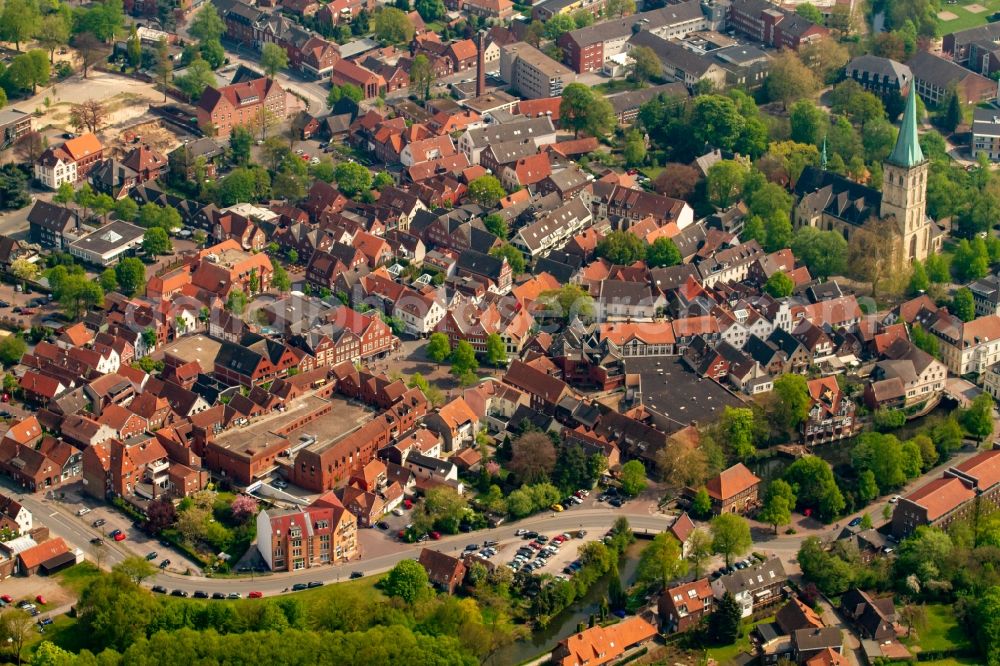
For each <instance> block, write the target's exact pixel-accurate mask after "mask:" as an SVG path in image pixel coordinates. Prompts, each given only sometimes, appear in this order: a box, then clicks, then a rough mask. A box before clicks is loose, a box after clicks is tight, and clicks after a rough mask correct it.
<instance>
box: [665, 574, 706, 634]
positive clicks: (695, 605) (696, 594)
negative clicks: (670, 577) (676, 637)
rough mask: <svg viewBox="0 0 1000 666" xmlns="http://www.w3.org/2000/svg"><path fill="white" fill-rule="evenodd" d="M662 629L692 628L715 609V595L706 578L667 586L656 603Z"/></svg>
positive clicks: (677, 630) (672, 631) (679, 630)
mask: <svg viewBox="0 0 1000 666" xmlns="http://www.w3.org/2000/svg"><path fill="white" fill-rule="evenodd" d="M658 608H659V612H660V621H661V622H662V623H663V627H664V630H665V631H666V632H667V633H669V634H672V633H679V632H684V631H687V630H689V629H692V628H694V627H696V626H698V624H699V623H700V622H701V619H702V618H703V617H705V616H707V615H710V614H711V613H712V611H713V610H715V596H714V594H713V592H712V586H711V584H709V582H708V579H707V578H702V579H700V580H696V581H693V582H690V583H682V584H681V585H676V586H674V587H670V588H667V590H666V591H664V592H663V594H661V595H660V601H659V604H658Z"/></svg>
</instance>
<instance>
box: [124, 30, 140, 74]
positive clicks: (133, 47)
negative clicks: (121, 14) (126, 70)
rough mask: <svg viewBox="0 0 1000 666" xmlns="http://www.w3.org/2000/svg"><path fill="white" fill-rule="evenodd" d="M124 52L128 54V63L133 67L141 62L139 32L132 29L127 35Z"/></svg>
mask: <svg viewBox="0 0 1000 666" xmlns="http://www.w3.org/2000/svg"><path fill="white" fill-rule="evenodd" d="M125 47H126V52H127V54H128V64H130V65H132V66H133V67H138V66H139V65H141V64H142V42H140V41H139V33H137V32H136V31H135V29H134V28H133V29H132V34H131V35H129V38H128V41H127V42H125Z"/></svg>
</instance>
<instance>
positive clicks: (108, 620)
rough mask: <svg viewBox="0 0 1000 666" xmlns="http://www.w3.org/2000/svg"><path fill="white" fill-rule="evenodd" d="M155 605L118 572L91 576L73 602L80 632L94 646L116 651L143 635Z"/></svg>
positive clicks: (148, 594)
mask: <svg viewBox="0 0 1000 666" xmlns="http://www.w3.org/2000/svg"><path fill="white" fill-rule="evenodd" d="M156 608H157V603H156V601H155V600H154V599H153V598H152V595H151V594H150V593H149V592H147V591H145V590H142V589H140V588H139V587H138V586H137V585H136V584H135V583H133V582H132V581H131V580H129V578H128V577H127V576H125V575H124V574H122V573H118V572H112V573H111V574H110V575H108V576H101V577H99V578H97V579H95V580H94V581H93V582H92V583H91V584H89V585H88V586H87V587H86V588H84V590H83V593H82V594H81V595H80V600H79V601H78V602H77V604H76V612H77V618H78V621H79V623H80V629H81V631H82V632H83V635H85V636H87V637H88V638H89V640H91V641H94V642H93V644H94V645H100V646H102V647H103V648H110V649H112V650H119V651H122V650H125V649H126V648H127V647H128V646H130V645H132V644H133V643H135V642H136V641H138V640H140V639H144V638H145V637H146V629H147V627H148V626H149V624H150V622H152V620H153V618H154V617H155V615H156Z"/></svg>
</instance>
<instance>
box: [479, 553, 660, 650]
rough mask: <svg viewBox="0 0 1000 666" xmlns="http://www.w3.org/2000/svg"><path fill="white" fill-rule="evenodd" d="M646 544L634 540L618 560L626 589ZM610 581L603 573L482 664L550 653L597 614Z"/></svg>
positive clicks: (633, 575)
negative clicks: (547, 619)
mask: <svg viewBox="0 0 1000 666" xmlns="http://www.w3.org/2000/svg"><path fill="white" fill-rule="evenodd" d="M648 544H649V541H646V540H643V539H638V540H636V542H635V543H633V544H632V545H631V546H629V548H628V550H626V551H625V554H624V555H622V558H621V560H619V562H618V570H619V571H620V572H621V577H622V582H623V584H624V586H625V588H626V589H627V588H628V586H629V585H631V584H632V583H634V582H635V575H636V569H638V567H639V554H640V553H641V552H642V549H643V547H644V546H646V545H648ZM610 582H611V577H610V576H607V575H606V576H603V577H602V578H600V579H599V580H598V581H597V582H596V583H594V585H593V586H592V587H591V588H590V591H589V592H587V594H585V595H584V596H583V597H582V598H580V599H578V600H577V601H575V602H573V605H572V606H570V607H569V608H567V609H566V610H564V611H563V612H562V613H560V614H559V615H557V616H555V617H554V618H552V621H551V622H549V624H548V626H547V627H545V628H544V629H536V630H535V631H533V632H532V633H531V636H529V637H528V638H526V639H524V640H521V641H517V642H515V643H511V644H510V645H508V646H507V647H505V648H503V649H501V650H499V651H498V652H496V653H494V654H493V655H492V656H491V657H490V658H489V659H487V660H486V661H484V662H483V663H484V664H485V666H514V665H515V664H520V663H523V662H525V661H528V660H530V659H534V658H535V657H537V656H538V655H541V654H545V653H546V652H549V651H550V650H552V648H554V647H555V646H556V644H557V643H558V642H559V641H560V640H562V639H563V638H565V637H566V636H568V635H570V634H571V633H572V632H574V631H576V627H577V625H578V624H579V623H581V622H583V623H584V624H586V623H587V622H588V621H589V620H590V616H591V615H597V613H598V611H599V610H600V607H601V599H604V598H605V597H607V596H608V585H609V584H610Z"/></svg>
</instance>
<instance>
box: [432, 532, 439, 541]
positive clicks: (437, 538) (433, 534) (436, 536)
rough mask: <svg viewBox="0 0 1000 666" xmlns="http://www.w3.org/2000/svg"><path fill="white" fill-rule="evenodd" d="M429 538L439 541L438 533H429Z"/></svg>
mask: <svg viewBox="0 0 1000 666" xmlns="http://www.w3.org/2000/svg"><path fill="white" fill-rule="evenodd" d="M431 538H432V539H434V540H435V541H440V540H441V533H440V532H431Z"/></svg>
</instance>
